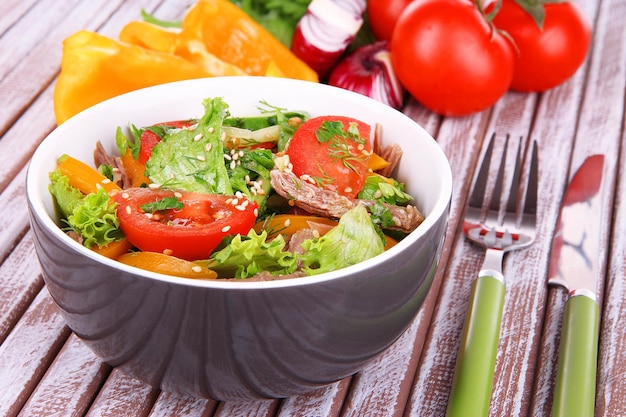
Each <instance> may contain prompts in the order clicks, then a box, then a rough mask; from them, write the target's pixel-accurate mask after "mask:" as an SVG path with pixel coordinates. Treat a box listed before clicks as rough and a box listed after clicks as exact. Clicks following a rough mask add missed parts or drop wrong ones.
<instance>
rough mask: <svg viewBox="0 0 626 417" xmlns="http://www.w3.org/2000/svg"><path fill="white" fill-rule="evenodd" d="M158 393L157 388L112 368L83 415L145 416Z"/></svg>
mask: <svg viewBox="0 0 626 417" xmlns="http://www.w3.org/2000/svg"><path fill="white" fill-rule="evenodd" d="M158 394H159V390H158V389H155V388H153V387H151V386H149V385H147V384H144V383H143V382H141V381H138V380H136V379H134V378H131V377H129V376H127V375H125V374H124V373H122V372H121V371H120V370H119V369H117V368H114V369H113V371H111V374H110V375H109V377H108V378H107V380H106V382H105V383H104V385H103V387H102V388H101V389H100V391H99V392H98V396H97V397H96V399H95V400H94V402H93V404H92V405H91V407H90V408H89V410H88V411H87V413H86V414H85V416H88V417H95V416H101V417H103V416H111V417H142V416H147V415H148V413H149V412H150V409H151V408H152V406H153V404H154V402H155V400H156V398H157V396H158Z"/></svg>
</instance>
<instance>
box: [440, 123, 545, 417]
mask: <svg viewBox="0 0 626 417" xmlns="http://www.w3.org/2000/svg"><path fill="white" fill-rule="evenodd" d="M494 138H495V134H494V135H493V136H492V137H491V139H490V141H489V144H488V146H487V149H486V150H485V154H484V156H483V160H482V162H481V166H480V169H479V172H478V175H477V177H476V180H475V182H474V186H473V190H472V192H471V195H470V200H469V204H468V207H467V211H466V213H465V218H464V220H463V229H464V233H465V236H466V237H467V238H468V239H469V240H471V241H472V242H474V243H476V244H478V245H480V246H482V247H484V248H485V249H486V253H485V259H484V262H483V265H482V268H481V270H480V272H479V273H478V277H477V278H476V279H475V281H474V282H473V284H472V292H471V296H470V301H469V309H468V311H467V316H466V318H465V324H464V327H463V333H462V339H461V345H460V348H459V353H458V357H457V363H456V369H455V374H454V378H453V380H452V390H451V392H450V397H449V400H448V408H447V412H446V416H447V417H472V416H487V415H488V413H489V403H490V399H491V390H492V383H493V375H494V370H495V363H496V353H497V349H498V342H499V336H500V325H501V321H502V311H503V307H504V295H505V284H504V275H503V273H502V261H503V258H504V254H505V253H506V252H508V251H510V250H514V249H520V248H524V247H527V246H528V245H530V244H531V243H532V242H533V241H534V239H535V228H536V217H537V215H536V212H537V182H538V164H539V162H538V155H537V144H536V142H533V146H532V151H531V156H530V159H531V161H530V168H529V173H528V181H527V185H526V187H525V197H523V200H524V202H523V205H522V204H518V203H519V201H518V200H519V199H520V190H519V189H520V182H521V176H522V175H521V174H522V160H521V159H522V158H521V140H520V144H519V146H518V148H517V153H516V156H515V167H514V169H513V174H512V179H511V187H510V190H509V195H508V199H507V204H506V207H505V208H504V209H502V210H501V208H500V205H501V204H500V201H501V195H502V187H503V177H504V172H505V169H504V168H505V161H506V155H507V147H508V141H509V137H508V135H507V137H506V140H505V143H504V150H503V154H502V155H503V156H502V158H501V161H500V166H499V168H498V172H497V177H496V179H495V183H494V186H493V192H492V193H491V201H490V202H489V207H488V209H487V213H486V216H485V218H484V220H483V215H482V213H483V211H484V210H483V206H485V205H486V196H485V191H486V188H487V179H488V177H489V166H490V161H491V159H492V154H493V142H494ZM518 205H519V206H520V210H518V209H517V207H518Z"/></svg>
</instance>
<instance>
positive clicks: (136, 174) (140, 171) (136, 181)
mask: <svg viewBox="0 0 626 417" xmlns="http://www.w3.org/2000/svg"><path fill="white" fill-rule="evenodd" d="M121 161H122V164H123V165H124V170H125V171H126V175H128V177H129V178H130V181H131V186H132V187H141V186H142V185H144V184H150V179H149V178H148V177H146V175H145V172H146V165H145V164H142V163H141V162H139V161H138V160H136V159H135V158H133V154H132V152H131V150H130V149H127V150H126V153H125V154H124V155H122V157H121Z"/></svg>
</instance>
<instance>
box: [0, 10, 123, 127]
mask: <svg viewBox="0 0 626 417" xmlns="http://www.w3.org/2000/svg"><path fill="white" fill-rule="evenodd" d="M51 3H54V4H51ZM118 5H119V0H118V1H117V2H114V1H106V0H100V1H89V2H80V1H77V0H74V1H73V2H70V1H63V2H57V1H55V0H42V1H40V2H39V3H37V5H36V7H33V8H32V9H31V10H30V11H29V13H28V14H26V15H25V16H24V18H23V19H22V20H20V21H19V22H18V23H17V24H16V25H15V26H14V27H13V28H11V31H9V32H7V33H6V35H5V36H4V37H3V42H4V41H5V40H6V41H7V42H8V44H15V45H16V47H15V48H17V49H16V51H14V52H12V53H9V54H0V107H1V108H3V109H5V111H4V112H2V114H1V115H0V132H5V131H6V129H7V128H8V127H9V126H10V125H11V124H12V123H13V122H14V121H15V120H16V119H17V117H19V115H20V114H21V113H22V112H23V111H24V110H25V109H26V108H27V107H28V106H29V105H30V103H31V102H32V101H33V100H34V98H35V97H36V96H37V95H38V94H39V93H40V92H41V91H43V90H44V89H45V88H46V87H47V86H48V84H49V83H50V82H51V81H52V80H53V79H54V77H55V76H56V74H57V72H58V71H59V68H60V63H61V55H62V42H63V39H65V38H66V37H67V36H69V35H71V34H72V33H74V32H76V31H78V30H79V29H83V28H86V29H89V28H90V27H97V26H99V25H100V24H101V23H102V21H103V20H104V19H106V18H107V17H108V16H109V15H110V14H111V12H112V11H113V10H114V9H115V8H116V7H117V6H118ZM32 22H38V24H36V25H34V24H33V23H32ZM9 69H10V70H9ZM48 111H50V110H48Z"/></svg>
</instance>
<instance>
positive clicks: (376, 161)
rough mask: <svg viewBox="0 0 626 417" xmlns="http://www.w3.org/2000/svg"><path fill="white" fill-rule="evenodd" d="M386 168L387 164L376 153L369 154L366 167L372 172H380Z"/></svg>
mask: <svg viewBox="0 0 626 417" xmlns="http://www.w3.org/2000/svg"><path fill="white" fill-rule="evenodd" d="M388 166H389V162H388V161H387V160H386V159H384V158H383V157H382V156H380V155H378V154H377V153H373V154H371V155H370V158H369V160H368V161H367V167H368V168H369V169H371V170H372V171H380V170H381V169H383V168H387V167H388Z"/></svg>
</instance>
